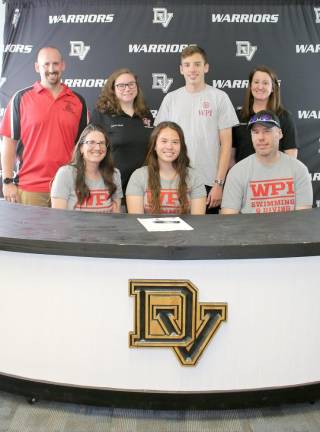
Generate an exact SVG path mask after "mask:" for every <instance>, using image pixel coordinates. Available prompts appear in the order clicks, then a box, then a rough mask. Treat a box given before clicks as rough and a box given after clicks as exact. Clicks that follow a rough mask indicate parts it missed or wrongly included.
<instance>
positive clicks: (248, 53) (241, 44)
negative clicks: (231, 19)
mask: <svg viewBox="0 0 320 432" xmlns="http://www.w3.org/2000/svg"><path fill="white" fill-rule="evenodd" d="M236 45H237V52H236V57H245V58H246V59H247V60H248V61H251V60H252V57H253V56H254V54H255V52H256V51H257V48H258V47H257V46H255V45H251V43H250V42H249V41H236Z"/></svg>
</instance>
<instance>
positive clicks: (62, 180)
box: [50, 165, 74, 201]
mask: <svg viewBox="0 0 320 432" xmlns="http://www.w3.org/2000/svg"><path fill="white" fill-rule="evenodd" d="M73 190H74V175H73V168H72V167H71V166H70V165H65V166H63V167H61V168H59V169H58V171H57V174H56V176H55V178H54V179H53V182H52V186H51V193H50V195H51V198H62V199H65V200H67V201H68V200H69V198H70V195H71V194H72V191H73Z"/></svg>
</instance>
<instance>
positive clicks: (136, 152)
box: [90, 109, 153, 193]
mask: <svg viewBox="0 0 320 432" xmlns="http://www.w3.org/2000/svg"><path fill="white" fill-rule="evenodd" d="M90 121H91V123H95V124H98V125H100V126H102V127H103V128H104V129H105V131H106V133H107V135H108V137H109V139H110V141H111V149H112V158H113V162H114V164H115V166H116V168H118V169H119V170H120V173H121V182H122V188H123V193H125V190H126V187H127V183H128V181H129V178H130V176H131V174H132V173H133V171H134V170H135V169H137V168H140V167H141V166H142V165H143V164H144V161H145V157H146V152H147V146H148V142H149V137H150V134H151V132H152V128H153V117H152V114H151V112H149V113H148V114H147V115H146V116H145V117H144V118H143V119H141V118H140V117H139V116H137V115H136V114H134V115H133V116H132V117H130V116H129V115H127V114H126V113H121V114H119V115H118V114H108V113H101V112H100V111H98V110H96V109H95V110H94V111H93V112H92V116H91V120H90Z"/></svg>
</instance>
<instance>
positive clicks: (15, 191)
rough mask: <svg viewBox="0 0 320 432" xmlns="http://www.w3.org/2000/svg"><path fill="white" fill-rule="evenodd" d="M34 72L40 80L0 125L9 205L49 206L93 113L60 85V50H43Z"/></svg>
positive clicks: (11, 107)
mask: <svg viewBox="0 0 320 432" xmlns="http://www.w3.org/2000/svg"><path fill="white" fill-rule="evenodd" d="M35 70H36V72H37V73H39V75H40V80H39V81H36V82H35V83H34V84H33V85H32V86H31V87H27V88H24V89H22V90H20V91H18V92H17V93H15V94H14V96H13V97H12V98H11V100H10V102H9V104H8V106H7V109H6V111H5V114H4V117H3V120H2V124H1V126H0V135H2V137H3V144H2V151H1V164H2V179H3V181H2V183H3V187H2V190H3V196H4V198H5V199H6V200H7V201H9V202H18V203H21V204H27V205H36V206H43V207H48V206H50V192H49V191H50V182H51V180H52V179H53V177H54V176H55V174H56V172H57V170H58V168H60V167H61V166H62V165H65V164H67V163H68V162H69V161H70V159H71V155H72V152H73V148H74V145H75V142H76V141H77V139H78V137H79V135H80V133H81V131H82V130H83V129H84V128H85V126H86V124H87V123H88V113H87V107H86V103H85V101H84V99H83V98H82V96H80V95H78V94H76V93H74V92H72V91H71V90H70V89H69V88H68V87H67V86H66V85H65V84H63V83H62V82H61V77H62V73H63V72H64V70H65V62H64V60H63V58H62V55H61V53H60V51H59V50H58V49H57V48H55V47H43V48H41V49H40V50H39V51H38V54H37V58H36V62H35ZM16 166H17V168H18V172H17V176H16V177H14V169H15V167H16Z"/></svg>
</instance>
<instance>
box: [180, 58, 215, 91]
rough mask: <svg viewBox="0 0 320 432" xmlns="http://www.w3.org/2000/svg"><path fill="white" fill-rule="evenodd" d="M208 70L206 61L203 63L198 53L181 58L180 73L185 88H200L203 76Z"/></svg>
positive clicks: (203, 82)
mask: <svg viewBox="0 0 320 432" xmlns="http://www.w3.org/2000/svg"><path fill="white" fill-rule="evenodd" d="M208 70H209V65H208V63H205V61H204V58H203V57H202V55H201V54H199V53H195V54H192V55H191V56H189V57H185V58H183V59H182V60H181V65H180V73H181V74H182V75H183V76H184V79H185V81H186V87H187V88H188V87H189V88H195V89H201V88H202V87H203V86H204V84H205V81H204V77H205V74H206V73H207V72H208Z"/></svg>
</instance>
